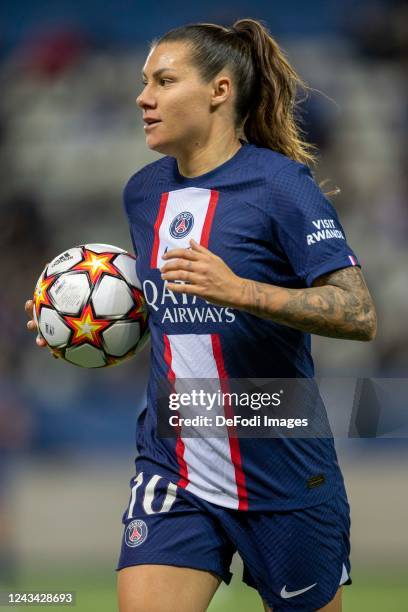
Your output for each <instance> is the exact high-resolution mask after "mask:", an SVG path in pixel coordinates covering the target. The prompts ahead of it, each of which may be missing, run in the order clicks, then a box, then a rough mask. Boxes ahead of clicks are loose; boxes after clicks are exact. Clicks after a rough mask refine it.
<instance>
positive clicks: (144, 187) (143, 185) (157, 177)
mask: <svg viewBox="0 0 408 612" xmlns="http://www.w3.org/2000/svg"><path fill="white" fill-rule="evenodd" d="M171 167H172V158H171V157H168V156H165V157H161V158H160V159H157V160H155V161H154V162H151V163H150V164H147V165H146V166H143V168H141V169H140V170H138V171H137V172H135V173H134V174H132V176H131V177H130V178H129V180H128V181H127V183H126V185H125V187H124V190H123V199H124V204H125V208H126V210H128V208H129V205H130V204H131V203H132V202H134V201H135V200H138V199H142V200H144V199H145V198H146V196H147V194H150V193H151V192H152V191H153V190H154V189H158V188H160V185H161V184H162V182H163V181H165V180H166V179H167V174H168V172H169V171H170V169H171Z"/></svg>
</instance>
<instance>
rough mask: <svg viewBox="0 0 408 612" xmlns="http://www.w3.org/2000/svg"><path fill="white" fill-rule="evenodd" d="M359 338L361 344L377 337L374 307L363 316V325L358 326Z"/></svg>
mask: <svg viewBox="0 0 408 612" xmlns="http://www.w3.org/2000/svg"><path fill="white" fill-rule="evenodd" d="M359 331H360V333H361V335H360V338H359V340H362V341H363V342H371V341H372V340H374V339H375V337H376V335H377V314H376V311H375V308H374V306H373V307H372V308H371V309H370V311H369V312H368V313H366V314H365V317H364V324H363V325H361V326H360V330H359Z"/></svg>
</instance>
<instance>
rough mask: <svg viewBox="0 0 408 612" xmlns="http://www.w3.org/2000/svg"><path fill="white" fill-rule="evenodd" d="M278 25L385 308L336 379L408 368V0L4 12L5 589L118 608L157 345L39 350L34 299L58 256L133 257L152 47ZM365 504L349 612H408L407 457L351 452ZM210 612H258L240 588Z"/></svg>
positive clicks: (72, 5) (322, 367)
mask: <svg viewBox="0 0 408 612" xmlns="http://www.w3.org/2000/svg"><path fill="white" fill-rule="evenodd" d="M247 16H251V17H256V18H261V19H263V20H265V21H266V23H267V24H268V26H269V27H270V29H271V31H272V33H273V34H274V35H275V36H276V38H277V39H278V42H279V43H280V44H281V45H282V47H283V48H284V49H285V50H286V52H287V53H288V56H289V59H290V60H291V61H292V63H293V64H294V66H295V67H296V68H297V70H298V71H299V72H300V74H301V75H302V76H303V77H304V78H305V79H306V81H307V82H308V83H309V84H310V86H311V87H313V88H315V89H316V90H319V91H321V92H324V94H325V95H322V94H321V93H319V92H318V91H315V92H313V94H312V95H311V96H310V98H309V100H308V101H307V102H306V103H305V104H304V115H303V116H304V128H305V130H306V132H307V134H308V137H309V139H310V140H311V141H312V142H314V143H315V144H317V145H318V146H319V148H320V162H319V166H318V168H317V170H316V178H317V179H318V180H322V179H324V178H327V177H329V178H330V179H331V182H330V187H333V186H335V185H338V186H339V187H340V188H341V190H342V191H341V194H340V195H339V196H337V197H336V198H335V200H334V204H335V206H336V208H337V209H338V211H339V213H340V216H341V219H342V222H343V225H344V227H345V229H346V232H347V234H348V238H349V242H350V244H351V245H352V246H353V247H354V248H355V249H356V251H357V253H358V254H359V256H360V259H361V261H362V263H363V267H364V273H365V276H366V278H367V280H368V283H369V286H370V288H371V290H372V293H373V296H374V298H375V301H376V304H377V307H378V314H379V331H378V337H377V339H376V340H375V342H374V343H370V344H364V343H358V342H347V341H339V340H336V341H333V340H329V339H324V338H314V341H313V344H314V355H315V360H316V365H317V372H318V374H319V375H320V376H324V375H327V376H337V377H338V376H345V377H347V376H376V377H399V378H402V377H405V376H406V373H407V369H408V352H407V342H408V325H407V315H408V312H407V304H408V282H407V279H406V270H407V267H408V242H407V238H408V178H407V177H408V153H407V151H408V147H407V137H408V81H407V78H406V75H407V68H408V5H407V4H406V2H403V1H398V0H379V1H374V0H372V1H369V0H355V1H354V0H344V1H343V2H341V3H340V2H336V1H335V0H315V1H314V2H310V3H307V4H305V3H304V2H302V1H301V0H288V1H286V2H274V3H271V2H267V1H261V0H252V2H250V3H249V2H246V1H245V0H235V2H230V1H229V0H226V1H225V2H224V3H222V4H221V3H219V2H216V1H214V0H207V1H206V2H205V3H204V2H200V3H196V4H194V3H186V2H181V1H180V0H173V1H172V2H171V3H170V2H166V1H165V0H156V2H154V3H151V4H145V3H144V4H143V5H142V3H139V2H130V1H124V0H119V1H116V2H113V1H112V0H105V2H103V3H102V2H98V1H97V0H87V2H85V3H79V2H69V1H68V0H66V1H65V0H64V1H63V0H56V1H55V2H53V3H52V4H50V3H47V2H46V1H45V0H31V2H29V3H24V2H21V3H16V2H12V1H11V0H3V2H2V4H1V7H0V83H1V89H2V95H1V97H0V161H1V163H0V167H1V181H0V244H1V247H2V248H1V255H2V256H1V259H0V270H1V286H2V291H1V293H0V305H1V307H0V322H1V338H0V585H1V587H2V588H6V586H7V587H9V586H10V587H12V588H14V589H28V588H32V589H39V590H41V589H42V590H44V589H45V588H48V589H51V590H57V589H72V590H75V591H77V608H76V609H77V610H80V611H81V612H82V611H85V610H96V609H97V610H98V611H99V612H104V611H108V610H115V609H116V603H115V575H114V572H113V568H114V566H115V563H116V560H117V555H118V550H119V541H120V536H121V523H120V519H121V514H122V511H123V510H124V508H125V506H126V504H127V501H128V481H129V479H130V478H131V476H132V474H133V457H134V444H133V440H134V423H135V417H136V414H137V412H138V410H140V408H141V407H142V406H143V403H144V393H145V382H146V377H147V372H148V351H146V350H145V351H144V352H143V353H142V354H141V355H139V356H138V358H137V359H135V360H133V361H131V362H129V363H127V364H125V365H122V366H121V367H120V368H117V369H112V370H108V371H99V372H98V371H85V370H84V371H83V370H80V369H77V368H75V367H71V366H69V365H68V364H64V363H61V362H58V361H54V360H53V359H51V357H50V355H49V354H48V353H47V352H46V351H44V352H40V351H39V350H38V349H36V347H35V345H34V342H33V337H32V336H31V335H30V334H28V333H27V332H26V329H25V323H26V319H25V315H24V312H23V304H24V302H25V300H26V299H27V298H28V297H30V295H31V294H32V291H33V287H34V284H35V281H36V279H37V277H38V275H39V273H40V271H41V269H42V267H43V265H44V263H45V262H46V261H48V260H50V259H51V258H52V257H54V256H55V255H56V254H57V253H59V252H61V251H62V250H64V249H66V248H68V247H71V246H73V245H75V244H78V243H82V242H106V243H111V244H117V245H119V246H123V247H125V248H129V249H130V248H131V245H130V240H129V236H128V230H127V226H126V222H125V218H124V215H123V213H122V203H121V195H122V188H123V186H124V184H125V182H126V180H127V178H128V177H129V175H130V174H132V173H133V172H134V171H135V170H137V169H138V168H140V167H141V166H143V165H144V164H146V163H148V162H149V161H151V160H152V159H154V158H155V154H152V153H151V152H149V151H148V150H147V149H146V147H145V144H144V134H143V128H142V123H141V120H140V117H139V113H138V111H137V110H136V108H135V104H134V100H135V97H136V95H137V93H138V91H139V90H140V87H141V80H140V69H141V67H142V64H143V61H144V58H145V53H146V49H147V44H148V42H149V41H150V40H151V39H152V38H154V37H155V36H157V35H160V34H161V33H163V32H165V31H166V30H167V29H169V28H171V27H174V26H176V25H180V24H182V23H186V22H192V21H214V22H218V23H223V24H226V25H230V24H231V22H232V21H233V20H235V19H237V18H239V17H247ZM337 447H338V452H339V458H340V462H341V465H342V468H343V471H344V474H345V478H346V483H347V488H348V492H349V497H350V501H351V507H352V545H353V551H352V563H353V578H354V585H353V587H352V588H350V589H348V590H347V592H346V593H345V602H346V604H345V608H344V609H345V611H346V612H357V611H359V612H360V611H362V612H365V611H366V610H367V611H368V610H370V612H375V611H383V610H387V611H388V612H402V611H403V610H408V603H407V602H408V588H407V583H408V530H407V529H406V519H407V516H408V492H407V467H408V444H407V441H406V440H404V439H396V438H393V439H388V440H387V439H386V438H385V439H366V440H356V439H353V440H339V441H338V443H337ZM234 570H235V578H234V582H233V584H232V586H231V587H229V588H228V589H226V588H223V587H222V588H221V590H220V591H219V593H218V594H217V595H216V597H215V599H214V602H213V604H212V605H211V608H210V609H211V610H212V612H218V611H221V610H222V611H223V612H229V611H230V610H231V611H232V610H234V611H236V612H240V611H245V612H252V610H254V611H255V610H259V609H260V605H259V603H258V600H257V596H256V594H255V592H253V591H252V590H250V589H248V588H246V587H243V586H242V585H241V584H240V582H239V578H240V571H241V569H240V562H239V559H236V561H235V566H234Z"/></svg>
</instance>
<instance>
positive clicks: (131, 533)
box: [125, 519, 147, 548]
mask: <svg viewBox="0 0 408 612" xmlns="http://www.w3.org/2000/svg"><path fill="white" fill-rule="evenodd" d="M146 538H147V525H146V523H145V522H144V521H142V520H140V519H137V520H135V521H132V522H131V523H129V525H128V526H127V527H126V532H125V541H126V544H127V545H128V546H130V547H131V548H134V547H135V546H140V544H143V542H144V541H145V539H146Z"/></svg>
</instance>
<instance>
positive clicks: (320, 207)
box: [269, 162, 360, 287]
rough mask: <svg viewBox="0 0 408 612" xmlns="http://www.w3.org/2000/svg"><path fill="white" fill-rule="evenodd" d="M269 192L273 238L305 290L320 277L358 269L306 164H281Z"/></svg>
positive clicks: (341, 231)
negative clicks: (349, 269) (302, 282)
mask: <svg viewBox="0 0 408 612" xmlns="http://www.w3.org/2000/svg"><path fill="white" fill-rule="evenodd" d="M270 193H271V198H270V209H269V212H270V215H271V219H272V223H273V236H274V239H275V240H277V241H278V243H279V246H280V248H281V249H282V250H283V251H284V253H285V254H286V256H287V258H288V260H289V262H290V264H291V266H292V268H293V271H294V272H295V274H296V275H297V276H298V277H299V278H301V279H302V280H303V281H304V282H305V284H306V285H307V286H308V287H310V286H311V285H312V283H313V281H314V280H315V279H316V278H317V277H319V276H321V275H322V274H327V273H329V272H332V271H334V270H338V269H340V268H345V267H348V266H360V263H359V262H358V260H357V257H356V255H355V253H354V251H353V250H352V249H351V248H350V247H349V245H348V244H347V240H346V236H345V233H344V230H343V228H342V226H341V224H340V221H339V218H338V216H337V213H336V211H335V209H334V207H333V205H332V204H331V202H330V201H329V200H328V199H327V198H326V196H325V195H324V194H323V193H322V191H321V190H320V188H319V186H318V185H317V184H316V181H315V180H314V178H313V176H312V174H311V172H310V170H309V168H308V167H307V166H306V165H304V164H299V163H297V162H290V163H289V164H287V165H285V166H284V167H283V168H282V169H281V170H280V171H278V173H277V174H276V175H275V176H274V178H273V180H272V187H271V191H270Z"/></svg>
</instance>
